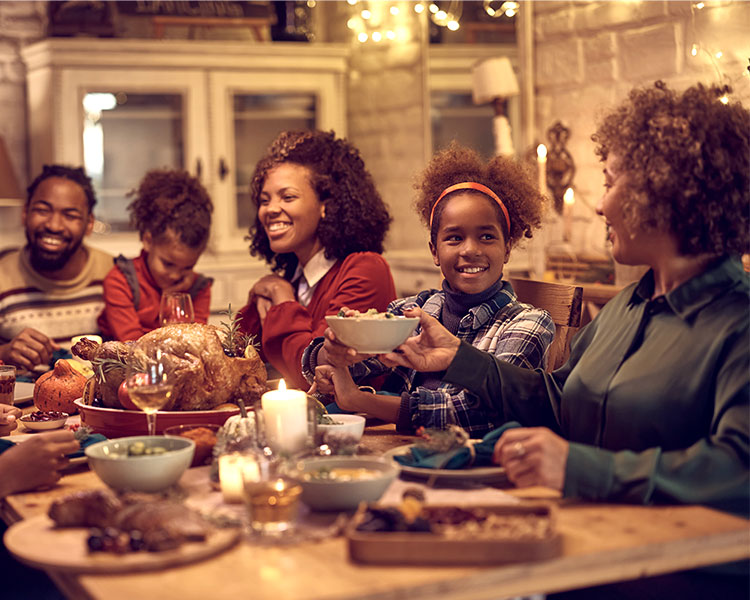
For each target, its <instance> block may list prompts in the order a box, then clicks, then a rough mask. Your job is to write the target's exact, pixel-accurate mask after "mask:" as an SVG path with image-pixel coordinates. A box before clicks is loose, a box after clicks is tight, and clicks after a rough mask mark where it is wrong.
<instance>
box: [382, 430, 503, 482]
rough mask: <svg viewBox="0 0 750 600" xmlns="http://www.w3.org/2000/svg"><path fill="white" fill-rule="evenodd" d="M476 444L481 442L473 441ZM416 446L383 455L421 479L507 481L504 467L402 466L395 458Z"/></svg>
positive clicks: (404, 470) (390, 451)
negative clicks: (429, 467)
mask: <svg viewBox="0 0 750 600" xmlns="http://www.w3.org/2000/svg"><path fill="white" fill-rule="evenodd" d="M473 441H474V443H477V442H479V441H480V440H473ZM413 447H414V444H406V445H405V446H398V447H396V448H391V449H390V450H388V451H387V452H385V453H384V454H383V456H384V457H385V458H389V459H390V460H392V461H393V462H394V463H395V464H396V465H397V466H398V467H399V468H400V469H401V472H402V473H407V474H408V475H412V476H414V477H419V478H421V479H430V478H432V477H435V478H437V479H451V480H454V481H459V480H460V481H466V480H472V481H496V480H501V481H502V480H505V479H506V476H505V469H504V468H503V467H470V468H468V469H428V468H425V467H411V466H409V465H402V464H401V463H399V462H398V461H397V460H396V459H395V457H396V456H400V455H402V454H406V453H407V452H408V451H409V450H410V449H411V448H413Z"/></svg>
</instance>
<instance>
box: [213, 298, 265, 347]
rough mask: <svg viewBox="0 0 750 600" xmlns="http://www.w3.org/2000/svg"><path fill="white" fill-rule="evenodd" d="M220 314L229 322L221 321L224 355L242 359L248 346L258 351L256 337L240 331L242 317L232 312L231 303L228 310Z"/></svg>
mask: <svg viewBox="0 0 750 600" xmlns="http://www.w3.org/2000/svg"><path fill="white" fill-rule="evenodd" d="M219 314H222V315H226V316H227V319H228V320H227V321H221V326H222V329H221V331H222V333H223V335H222V336H219V337H221V345H222V346H223V347H224V353H225V354H226V355H227V356H236V357H242V356H244V355H245V348H247V347H248V346H253V347H255V348H256V349H257V345H256V344H255V336H254V335H248V334H246V333H243V332H241V331H240V321H242V317H241V316H240V314H239V313H237V312H233V311H232V305H231V303H230V304H229V306H228V308H227V310H223V311H221V312H220V313H219Z"/></svg>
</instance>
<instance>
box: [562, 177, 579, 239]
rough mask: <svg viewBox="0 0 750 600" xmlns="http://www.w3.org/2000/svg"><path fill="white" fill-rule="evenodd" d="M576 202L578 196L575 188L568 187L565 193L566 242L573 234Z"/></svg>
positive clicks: (564, 223) (564, 235) (564, 237)
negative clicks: (574, 190)
mask: <svg viewBox="0 0 750 600" xmlns="http://www.w3.org/2000/svg"><path fill="white" fill-rule="evenodd" d="M575 202H576V197H575V193H574V192H573V188H568V189H567V190H565V194H564V195H563V225H564V231H563V239H564V240H565V241H566V242H569V241H570V238H571V236H572V234H573V205H574V204H575Z"/></svg>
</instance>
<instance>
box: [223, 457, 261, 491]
mask: <svg viewBox="0 0 750 600" xmlns="http://www.w3.org/2000/svg"><path fill="white" fill-rule="evenodd" d="M246 479H260V469H259V467H258V461H257V460H256V459H255V457H253V456H248V455H244V454H238V453H235V454H224V455H222V456H220V457H219V483H220V485H221V494H222V496H223V497H224V502H228V503H234V502H242V499H243V497H244V481H245V480H246Z"/></svg>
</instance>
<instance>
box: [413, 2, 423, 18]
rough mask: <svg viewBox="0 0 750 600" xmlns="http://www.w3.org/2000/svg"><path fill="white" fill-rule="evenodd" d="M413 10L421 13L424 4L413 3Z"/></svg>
mask: <svg viewBox="0 0 750 600" xmlns="http://www.w3.org/2000/svg"><path fill="white" fill-rule="evenodd" d="M414 12H415V13H417V14H418V15H421V14H422V13H423V12H424V4H422V3H421V2H420V3H418V4H415V5H414Z"/></svg>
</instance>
